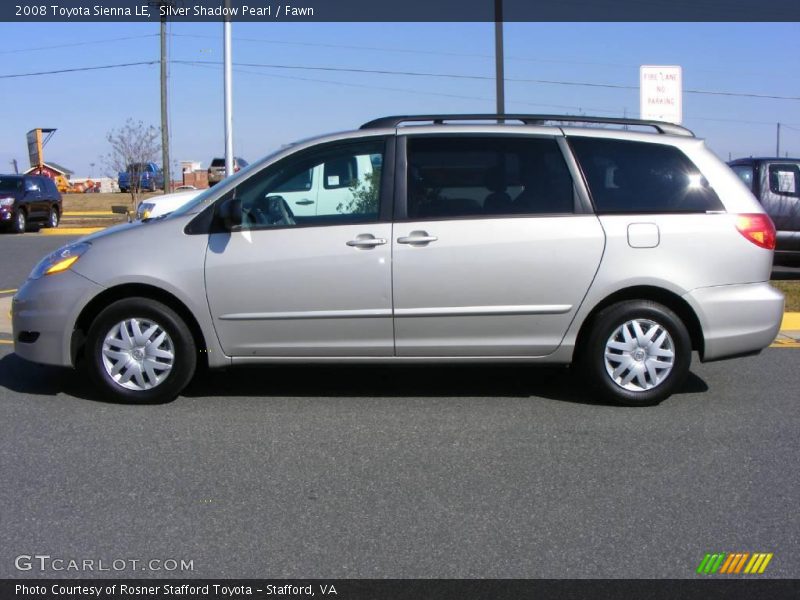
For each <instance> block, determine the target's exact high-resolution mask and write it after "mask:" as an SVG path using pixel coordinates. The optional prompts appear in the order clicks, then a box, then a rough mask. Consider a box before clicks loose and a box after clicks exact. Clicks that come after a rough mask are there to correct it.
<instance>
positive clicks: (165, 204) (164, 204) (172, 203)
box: [136, 189, 202, 220]
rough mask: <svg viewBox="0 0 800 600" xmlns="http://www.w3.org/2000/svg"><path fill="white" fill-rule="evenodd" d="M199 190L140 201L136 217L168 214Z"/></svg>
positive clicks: (153, 216)
mask: <svg viewBox="0 0 800 600" xmlns="http://www.w3.org/2000/svg"><path fill="white" fill-rule="evenodd" d="M201 191H202V190H197V189H192V190H187V191H183V192H175V193H173V194H164V195H163V196H155V197H153V198H148V199H147V200H145V201H143V202H141V203H140V204H139V207H138V208H137V209H136V219H137V220H142V219H155V218H156V217H161V216H164V215H166V214H169V213H171V212H172V211H174V210H177V209H179V208H180V207H181V206H183V205H184V204H186V203H187V202H188V201H189V200H191V199H192V198H194V197H195V196H197V195H198V194H200V192H201Z"/></svg>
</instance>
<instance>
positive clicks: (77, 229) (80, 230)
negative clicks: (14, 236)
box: [39, 227, 106, 235]
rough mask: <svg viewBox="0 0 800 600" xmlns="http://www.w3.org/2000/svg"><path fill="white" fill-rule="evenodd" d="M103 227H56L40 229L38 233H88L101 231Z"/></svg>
mask: <svg viewBox="0 0 800 600" xmlns="http://www.w3.org/2000/svg"><path fill="white" fill-rule="evenodd" d="M103 229H106V228H105V227H56V228H55V229H41V230H40V231H39V235H89V234H90V233H95V232H96V231H102V230H103Z"/></svg>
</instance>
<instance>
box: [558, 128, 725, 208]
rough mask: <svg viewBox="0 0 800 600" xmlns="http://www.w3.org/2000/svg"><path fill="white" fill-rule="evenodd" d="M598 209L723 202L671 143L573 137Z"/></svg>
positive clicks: (711, 205) (704, 205) (714, 205)
mask: <svg viewBox="0 0 800 600" xmlns="http://www.w3.org/2000/svg"><path fill="white" fill-rule="evenodd" d="M570 146H571V147H572V149H573V151H574V152H575V156H576V158H577V159H578V162H579V163H580V165H581V169H582V170H583V173H584V176H585V177H586V182H587V183H588V185H589V191H590V192H591V195H592V200H593V202H594V205H595V210H596V211H597V212H598V213H599V214H625V213H697V212H700V213H703V212H706V211H721V210H724V206H723V205H722V202H720V200H719V197H718V196H717V194H716V193H715V192H714V190H713V189H712V188H711V187H710V186H709V184H708V182H707V181H706V179H705V177H703V175H702V173H700V171H699V170H698V168H697V167H696V166H695V165H694V164H693V163H692V162H691V161H690V160H689V158H688V157H687V156H686V155H685V154H684V153H683V152H681V151H680V150H678V149H677V148H675V147H674V146H668V145H666V144H652V143H647V142H634V141H628V140H613V139H603V138H590V137H572V138H570Z"/></svg>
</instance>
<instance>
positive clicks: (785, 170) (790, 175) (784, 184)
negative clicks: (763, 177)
mask: <svg viewBox="0 0 800 600" xmlns="http://www.w3.org/2000/svg"><path fill="white" fill-rule="evenodd" d="M798 183H800V169H798V167H797V165H770V166H769V190H770V191H771V192H772V193H773V194H780V195H781V196H798V195H800V194H798Z"/></svg>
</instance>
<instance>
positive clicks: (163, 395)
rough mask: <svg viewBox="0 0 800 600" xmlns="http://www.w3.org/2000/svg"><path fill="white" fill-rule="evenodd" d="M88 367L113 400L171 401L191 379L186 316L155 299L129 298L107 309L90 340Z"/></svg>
mask: <svg viewBox="0 0 800 600" xmlns="http://www.w3.org/2000/svg"><path fill="white" fill-rule="evenodd" d="M86 353H87V355H86V359H87V360H86V365H87V368H88V370H89V375H90V377H91V379H92V381H93V382H94V384H95V386H96V387H97V388H98V389H99V390H100V391H101V392H102V393H103V395H104V396H105V397H107V398H108V399H110V400H115V401H122V402H131V403H154V402H167V401H169V400H172V399H173V398H175V396H177V395H178V394H179V393H180V392H181V391H182V390H183V388H185V387H186V385H187V384H188V383H189V381H190V380H191V378H192V376H193V375H194V371H195V367H196V363H197V349H196V347H195V343H194V339H193V338H192V334H191V332H190V331H189V328H188V327H187V326H186V323H185V322H184V321H183V319H181V317H180V316H179V315H178V314H177V313H176V312H175V311H173V310H172V309H171V308H170V307H168V306H167V305H165V304H163V303H161V302H158V301H156V300H151V299H149V298H126V299H124V300H119V301H117V302H114V303H113V304H111V305H109V306H108V307H106V308H105V309H104V310H103V311H102V312H101V313H100V314H99V315H98V316H97V318H96V319H95V320H94V322H93V323H92V325H91V327H90V328H89V333H88V335H87V339H86Z"/></svg>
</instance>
